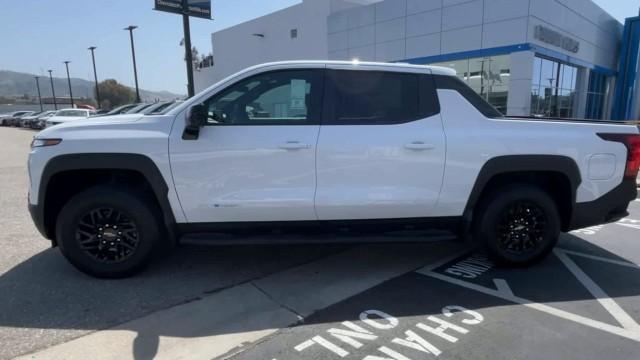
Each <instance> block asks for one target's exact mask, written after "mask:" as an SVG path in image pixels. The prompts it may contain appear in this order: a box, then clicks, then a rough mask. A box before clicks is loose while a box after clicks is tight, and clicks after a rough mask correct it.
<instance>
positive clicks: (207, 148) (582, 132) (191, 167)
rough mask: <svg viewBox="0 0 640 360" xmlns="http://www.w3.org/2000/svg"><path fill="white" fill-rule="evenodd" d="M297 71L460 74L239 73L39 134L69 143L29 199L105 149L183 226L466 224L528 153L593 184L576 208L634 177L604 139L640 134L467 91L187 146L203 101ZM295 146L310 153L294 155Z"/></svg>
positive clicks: (35, 158) (38, 164) (48, 151)
mask: <svg viewBox="0 0 640 360" xmlns="http://www.w3.org/2000/svg"><path fill="white" fill-rule="evenodd" d="M292 68H320V69H323V68H333V69H345V68H347V69H351V70H360V71H366V70H374V69H375V70H378V71H392V72H412V73H416V72H418V73H438V74H441V75H450V74H451V72H450V71H449V70H447V69H443V68H436V67H425V66H412V65H406V64H393V65H392V64H376V63H361V64H352V63H346V62H315V61H307V62H281V63H272V64H265V65H260V66H256V67H253V68H249V69H247V70H245V71H243V72H241V73H238V74H236V75H234V76H231V77H229V78H227V79H225V80H223V81H221V82H219V83H217V84H216V85H213V86H212V87H210V88H208V89H206V90H205V91H203V92H201V93H200V94H198V95H196V96H195V97H193V98H192V99H190V100H188V101H186V102H185V103H184V104H182V105H180V106H178V107H176V108H175V109H173V110H171V111H170V112H168V113H167V114H165V115H157V116H155V115H154V116H142V115H139V114H138V115H127V116H118V117H102V118H95V119H88V120H85V121H82V122H76V123H68V124H62V125H59V126H55V127H52V128H49V129H46V130H44V131H42V132H41V133H40V134H38V135H37V137H38V138H61V139H63V141H62V142H61V143H60V144H59V145H56V146H51V147H45V148H35V149H33V150H32V151H31V154H30V157H29V172H30V179H31V187H30V196H29V201H30V203H31V204H34V205H35V204H37V199H38V191H39V181H40V177H41V175H42V170H43V168H44V167H45V165H46V163H47V162H48V161H49V159H51V158H53V157H55V156H58V155H63V154H76V153H106V152H109V153H133V154H142V155H145V156H147V157H149V158H150V159H151V160H152V161H153V162H154V163H155V164H156V166H157V167H158V169H159V170H160V173H161V174H162V176H163V177H164V179H165V181H166V183H167V184H168V186H169V193H168V198H169V203H170V205H171V207H172V210H173V214H174V216H175V218H176V220H177V222H178V223H199V222H246V221H295V220H348V219H383V218H388V219H391V218H407V217H440V216H460V215H462V213H463V211H464V208H465V206H466V204H467V200H468V199H469V196H470V194H471V191H472V187H473V185H474V183H475V181H476V178H477V177H478V174H479V172H480V170H481V168H482V166H483V165H484V164H485V163H486V162H487V161H488V160H489V159H491V158H494V157H497V156H501V155H518V154H530V155H544V154H548V155H564V156H568V157H570V158H572V159H574V160H575V162H576V164H577V165H578V167H579V170H580V173H581V176H582V179H583V181H582V183H581V184H580V186H579V187H578V191H577V202H587V201H592V200H595V199H597V198H599V197H601V196H603V195H604V194H606V193H607V192H609V191H610V190H612V189H613V188H615V187H616V186H617V185H618V184H620V183H621V182H622V178H623V172H624V169H625V161H626V148H625V147H624V145H622V144H620V143H615V142H608V141H604V140H601V139H600V138H599V137H598V136H597V135H596V134H597V133H601V132H602V133H607V132H614V133H633V134H637V133H638V128H637V127H635V126H623V125H609V124H601V123H577V122H551V121H543V120H538V121H527V120H505V119H488V118H486V117H484V116H483V115H482V114H481V113H479V112H478V111H477V110H476V108H475V107H473V106H472V105H471V104H469V103H468V102H467V101H466V100H465V99H464V98H463V97H462V96H461V95H459V94H458V93H457V92H455V91H451V90H439V91H438V96H439V101H440V107H441V113H440V114H438V115H435V116H432V117H429V118H426V119H420V120H417V121H413V122H409V123H405V124H398V125H377V126H368V125H339V126H338V125H334V126H325V125H297V126H283V125H275V126H268V125H262V126H206V127H204V128H202V130H201V132H200V137H199V139H197V140H183V139H182V134H183V130H184V127H185V117H186V114H187V112H188V110H189V109H190V108H191V107H192V106H193V105H196V104H200V103H202V102H203V101H204V100H206V99H208V98H210V97H211V96H213V95H215V94H216V93H218V92H219V91H221V90H223V89H225V88H227V87H228V86H230V85H232V84H234V83H236V82H237V81H240V80H242V79H244V78H247V77H249V76H252V75H255V74H259V73H262V72H265V71H272V70H278V69H292ZM292 142H296V144H298V145H300V146H298V147H297V148H295V149H291V148H287V147H289V146H288V144H289V145H290V144H291V143H292ZM416 144H418V145H419V146H414V145H416Z"/></svg>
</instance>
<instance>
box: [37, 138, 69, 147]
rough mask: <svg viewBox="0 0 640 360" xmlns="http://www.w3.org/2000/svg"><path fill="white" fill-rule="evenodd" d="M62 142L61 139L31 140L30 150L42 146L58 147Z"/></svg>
mask: <svg viewBox="0 0 640 360" xmlns="http://www.w3.org/2000/svg"><path fill="white" fill-rule="evenodd" d="M61 142H62V139H35V138H34V139H33V141H31V148H32V149H33V148H37V147H43V146H54V145H58V144H60V143H61Z"/></svg>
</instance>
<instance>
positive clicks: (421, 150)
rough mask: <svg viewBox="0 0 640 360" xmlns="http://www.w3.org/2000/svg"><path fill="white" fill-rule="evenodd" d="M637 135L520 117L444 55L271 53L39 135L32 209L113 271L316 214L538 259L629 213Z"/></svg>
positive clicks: (639, 146)
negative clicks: (150, 100)
mask: <svg viewBox="0 0 640 360" xmlns="http://www.w3.org/2000/svg"><path fill="white" fill-rule="evenodd" d="M638 132H639V129H638V127H637V126H635V125H626V124H624V123H617V122H603V121H587V120H584V121H578V120H566V121H558V120H554V119H527V118H510V117H505V116H503V115H502V114H500V112H498V111H497V110H496V109H494V108H493V107H492V106H491V105H489V104H488V103H487V102H486V101H485V100H484V99H483V98H482V97H481V96H479V95H478V94H477V93H475V92H474V91H473V90H472V89H471V88H470V87H468V86H467V85H466V84H465V82H464V81H462V80H460V79H459V78H458V77H456V73H455V71H453V70H451V69H446V68H440V67H429V66H418V65H408V64H386V63H357V64H356V63H350V62H321V61H309V62H304V61H295V62H280V63H271V64H266V65H260V66H255V67H252V68H249V69H247V70H245V71H242V72H240V73H238V74H236V75H234V76H232V77H230V78H228V79H227V80H225V81H223V82H220V83H218V84H217V85H214V86H212V87H210V88H208V89H207V90H205V91H204V92H202V93H200V94H198V95H196V96H194V97H192V98H190V99H189V100H187V101H185V102H184V103H183V104H182V105H180V106H178V107H176V108H174V109H173V110H171V111H170V112H168V113H165V114H164V115H151V116H145V117H143V118H135V117H111V118H104V119H94V120H91V121H86V122H84V121H78V122H77V123H71V124H67V125H65V126H59V127H53V128H50V129H45V130H44V131H42V132H40V133H39V134H38V135H37V136H36V137H35V139H34V141H33V144H32V148H33V150H32V151H31V153H30V156H29V162H28V163H29V174H30V175H31V176H30V189H29V209H30V212H31V214H32V217H33V220H34V222H35V224H36V227H37V228H38V229H39V231H40V232H41V233H42V234H43V235H44V237H46V238H48V239H50V240H51V241H52V243H53V245H54V246H56V245H57V246H59V247H60V250H61V252H62V254H63V255H64V256H65V257H66V258H67V259H68V260H69V261H70V262H71V263H72V264H73V265H74V266H75V267H77V268H78V269H80V270H82V271H84V272H86V273H88V274H91V275H94V276H99V277H123V276H127V275H131V274H133V273H135V272H136V271H138V270H140V269H141V268H142V267H143V266H144V265H145V264H146V263H147V262H148V261H149V259H150V258H151V255H152V253H153V250H154V249H155V248H157V247H158V246H161V245H165V244H166V245H171V244H174V243H175V242H178V241H186V242H190V243H216V239H219V238H220V237H218V238H216V237H215V236H213V235H212V234H216V233H220V232H229V231H233V230H234V229H240V230H243V231H246V230H248V229H253V230H258V231H272V230H275V229H291V228H293V229H296V228H301V227H303V228H311V229H315V230H322V229H327V228H329V229H331V228H338V227H339V228H343V227H354V228H359V227H363V226H364V227H365V228H366V229H368V230H369V231H371V229H372V228H375V229H376V230H378V229H383V228H390V229H406V226H411V228H414V229H417V228H428V227H438V228H446V229H451V230H453V231H456V232H457V233H458V234H460V235H461V236H466V235H467V234H471V235H472V239H474V241H477V242H478V243H479V244H481V245H483V246H484V247H485V248H486V250H487V252H488V254H489V255H490V256H491V258H492V259H493V260H494V261H495V262H497V263H498V264H501V265H507V266H525V265H530V264H533V263H535V262H537V261H539V260H541V259H542V258H544V257H545V256H546V255H547V254H549V253H550V252H551V250H552V248H553V247H554V246H555V244H556V242H557V240H558V237H559V234H560V232H567V231H571V230H573V229H577V228H583V227H587V226H592V225H597V224H602V223H605V222H609V221H616V220H617V219H620V218H621V217H623V216H625V215H626V214H627V211H626V210H627V207H628V205H629V203H630V202H631V201H633V200H634V199H635V198H636V196H637V189H636V176H637V175H638V168H639V167H640V134H639V133H638ZM299 239H300V238H299V237H298V238H297V240H299ZM339 239H344V237H341V238H339ZM330 240H333V241H339V240H338V239H330ZM229 241H232V240H230V238H228V237H227V238H224V242H225V243H228V242H229ZM252 241H255V242H260V241H264V238H260V237H253V238H250V239H249V240H248V239H247V238H240V239H238V243H248V242H252Z"/></svg>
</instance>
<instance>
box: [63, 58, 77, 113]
mask: <svg viewBox="0 0 640 360" xmlns="http://www.w3.org/2000/svg"><path fill="white" fill-rule="evenodd" d="M63 62H64V65H65V66H66V67H67V83H68V84H69V97H70V98H71V107H72V108H73V107H75V104H74V103H73V91H71V77H70V76H69V63H70V62H71V61H69V60H67V61H63Z"/></svg>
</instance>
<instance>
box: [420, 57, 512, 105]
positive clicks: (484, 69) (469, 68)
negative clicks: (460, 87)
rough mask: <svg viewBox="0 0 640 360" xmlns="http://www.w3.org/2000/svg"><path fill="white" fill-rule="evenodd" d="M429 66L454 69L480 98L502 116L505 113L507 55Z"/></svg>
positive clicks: (507, 90)
mask: <svg viewBox="0 0 640 360" xmlns="http://www.w3.org/2000/svg"><path fill="white" fill-rule="evenodd" d="M431 65H436V66H444V67H448V68H451V69H454V70H455V71H456V74H457V75H458V77H459V78H460V79H462V80H463V81H465V82H466V83H467V85H469V86H470V87H471V88H472V89H473V90H474V91H475V92H476V93H478V94H479V95H480V96H482V98H484V99H485V100H486V101H488V102H489V103H490V104H491V105H493V106H494V107H495V108H496V109H498V110H499V111H500V112H502V113H503V114H506V113H507V99H508V95H509V77H510V75H511V69H510V58H509V55H501V56H491V57H482V58H472V59H465V60H457V61H447V62H442V63H436V64H431Z"/></svg>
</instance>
